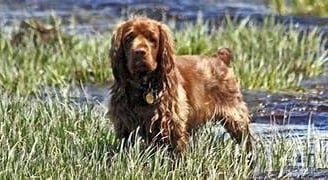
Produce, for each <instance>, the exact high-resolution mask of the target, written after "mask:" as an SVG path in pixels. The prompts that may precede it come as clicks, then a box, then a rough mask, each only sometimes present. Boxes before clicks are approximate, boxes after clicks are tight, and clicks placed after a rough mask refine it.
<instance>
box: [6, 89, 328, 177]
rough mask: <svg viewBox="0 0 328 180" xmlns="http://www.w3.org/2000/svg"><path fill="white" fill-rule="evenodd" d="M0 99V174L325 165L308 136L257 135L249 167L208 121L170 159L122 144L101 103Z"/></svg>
mask: <svg viewBox="0 0 328 180" xmlns="http://www.w3.org/2000/svg"><path fill="white" fill-rule="evenodd" d="M0 98H1V101H0V178H1V179H25V178H38V179H39V178H40V179H47V178H51V179H59V178H60V179H68V178H70V179H71V178H72V179H80V178H81V179H98V178H99V179H100V178H101V179H108V178H110V179H246V178H248V177H253V176H256V175H257V174H262V173H265V174H267V172H276V176H279V174H280V177H283V176H285V175H286V173H287V172H289V171H290V168H291V167H298V168H299V171H300V174H299V175H300V176H301V175H302V173H306V172H307V170H308V169H307V168H308V167H314V168H328V156H327V153H328V148H327V144H326V145H324V144H321V143H319V141H320V138H319V137H318V136H316V135H315V134H311V133H309V135H308V137H305V138H299V137H288V138H287V137H285V136H283V135H280V134H278V133H277V134H276V136H274V135H273V136H272V137H271V138H267V137H264V136H259V137H257V140H258V141H257V143H255V147H256V148H255V150H254V152H255V153H254V162H253V164H254V168H251V167H250V166H249V164H248V161H247V156H246V153H245V147H244V146H243V145H242V146H239V145H237V144H236V143H235V142H233V141H232V140H231V139H230V138H229V136H228V135H227V136H223V135H222V132H223V130H222V129H220V128H218V127H219V126H216V125H214V124H213V123H209V124H207V125H205V126H204V127H202V128H200V129H199V130H198V131H196V132H194V134H193V136H192V138H191V139H190V142H189V145H188V149H187V151H186V153H185V154H184V155H183V156H182V157H181V158H180V159H174V158H173V157H172V156H171V155H170V152H168V151H167V149H166V148H165V147H163V148H162V149H159V150H155V151H154V150H153V149H152V148H151V147H143V146H142V143H141V142H140V141H141V140H140V139H139V138H136V139H132V141H136V142H137V143H135V145H132V146H131V147H130V148H127V149H126V148H125V149H124V148H122V146H120V144H119V142H118V141H117V140H116V139H115V135H114V133H113V130H112V127H111V124H110V123H109V120H108V119H107V118H106V117H105V112H106V111H105V109H104V108H103V107H102V106H93V107H92V106H88V105H81V104H79V105H78V106H77V105H76V104H74V103H72V102H70V101H69V100H68V99H66V100H65V99H64V100H63V99H39V98H33V99H31V98H29V97H23V96H12V95H11V94H7V93H5V92H1V95H0ZM271 133H272V134H275V133H274V130H272V132H271ZM311 138H313V139H312V140H311ZM312 142H314V144H313V145H311V143H312ZM310 154H312V156H309V155H310ZM313 157H315V160H314V161H312V160H311V158H313Z"/></svg>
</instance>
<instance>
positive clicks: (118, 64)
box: [109, 23, 128, 84]
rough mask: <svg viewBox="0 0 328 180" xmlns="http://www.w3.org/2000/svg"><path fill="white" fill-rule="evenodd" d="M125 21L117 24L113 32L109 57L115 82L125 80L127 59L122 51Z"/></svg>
mask: <svg viewBox="0 0 328 180" xmlns="http://www.w3.org/2000/svg"><path fill="white" fill-rule="evenodd" d="M126 25H127V24H126V23H121V24H119V25H118V26H117V27H116V29H115V30H114V32H113V35H112V39H111V46H110V49H109V57H110V61H111V66H112V73H113V75H114V79H115V81H116V82H117V83H120V84H122V83H124V82H126V79H127V76H128V70H127V68H126V63H127V59H126V56H125V53H124V46H123V33H124V29H125V26H126Z"/></svg>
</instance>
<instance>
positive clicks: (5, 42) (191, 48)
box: [0, 20, 325, 93]
mask: <svg viewBox="0 0 328 180" xmlns="http://www.w3.org/2000/svg"><path fill="white" fill-rule="evenodd" d="M172 29H174V28H172ZM173 33H174V37H175V41H176V50H177V53H178V54H210V53H213V52H215V51H216V49H217V48H219V47H229V48H231V49H232V50H233V52H234V61H233V66H234V68H235V71H236V73H237V75H238V77H239V78H240V80H241V83H242V86H243V88H246V89H266V90H281V89H293V90H295V89H299V88H300V87H299V84H300V81H301V80H302V79H303V78H307V77H312V76H316V75H319V74H321V73H323V63H324V60H323V57H324V56H325V54H324V51H323V49H322V48H321V38H320V34H319V33H318V31H317V30H316V29H314V30H312V31H311V32H309V33H308V34H306V35H304V36H302V37H300V34H299V32H298V31H297V30H295V29H293V28H288V27H286V26H282V25H277V24H274V23H273V21H271V20H267V21H266V22H265V23H264V24H263V25H252V23H249V22H248V21H247V20H245V21H243V22H242V23H240V24H239V25H236V24H234V23H232V22H230V21H228V23H227V25H226V26H225V27H224V28H211V27H210V26H209V25H207V23H204V22H199V23H198V24H196V25H186V27H185V28H182V29H181V30H174V31H173ZM60 36H61V35H60ZM110 37H111V34H110V33H108V34H105V35H98V36H89V37H82V36H79V35H76V36H73V37H70V38H68V41H66V42H67V43H66V44H63V43H56V42H55V43H49V44H47V43H43V44H42V43H38V42H37V43H35V39H34V40H33V39H29V40H27V43H26V44H25V45H24V46H23V45H21V46H20V45H19V46H12V45H11V43H10V40H9V38H8V37H5V36H4V34H3V33H1V34H0V88H1V89H5V90H7V91H11V92H22V93H30V92H33V93H34V92H37V91H38V90H39V89H40V86H41V85H47V84H49V85H57V86H59V87H60V86H67V85H70V84H76V83H94V84H97V83H98V84H105V83H106V82H107V81H109V80H111V79H112V74H111V69H110V63H109V59H108V49H109V44H110ZM59 39H63V37H59Z"/></svg>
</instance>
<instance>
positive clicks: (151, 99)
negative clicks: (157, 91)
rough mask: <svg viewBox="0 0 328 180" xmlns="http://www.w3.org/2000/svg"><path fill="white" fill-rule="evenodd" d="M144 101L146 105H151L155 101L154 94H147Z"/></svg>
mask: <svg viewBox="0 0 328 180" xmlns="http://www.w3.org/2000/svg"><path fill="white" fill-rule="evenodd" d="M145 99H146V102H147V103H148V104H153V103H154V101H155V97H154V94H153V93H152V92H148V93H147V94H146V96H145Z"/></svg>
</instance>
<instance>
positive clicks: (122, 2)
mask: <svg viewBox="0 0 328 180" xmlns="http://www.w3.org/2000/svg"><path fill="white" fill-rule="evenodd" d="M154 2H156V3H154ZM204 2H206V3H204ZM154 7H155V8H154ZM52 10H53V11H54V12H55V14H56V15H57V16H60V17H62V18H64V19H63V22H62V23H63V27H64V29H65V31H66V32H68V33H80V34H83V33H87V34H90V33H102V32H105V31H108V29H111V28H112V27H113V25H114V24H115V23H116V22H117V21H119V20H120V19H124V18H126V17H128V16H130V15H131V14H147V15H148V16H151V17H153V18H156V19H168V20H171V19H173V20H175V21H176V22H177V23H182V22H187V21H195V20H196V19H197V16H199V12H200V11H201V12H202V17H203V18H204V19H206V20H211V21H213V22H214V23H216V24H218V25H219V24H220V22H221V21H222V19H224V18H225V16H226V15H227V13H228V14H230V16H231V17H233V18H234V19H235V20H236V21H239V20H241V19H243V18H246V17H249V18H250V19H251V20H252V21H254V22H256V23H262V22H263V20H264V19H265V17H267V16H275V17H276V20H277V21H278V22H281V23H285V24H290V23H292V24H293V25H294V26H295V27H296V28H299V29H300V31H304V30H307V29H311V28H313V26H319V27H320V29H321V31H322V32H323V37H324V38H326V36H327V35H328V18H316V17H298V16H279V15H273V14H272V13H273V12H272V11H270V10H269V9H268V8H267V6H266V5H265V3H264V0H256V1H252V0H242V1H240V0H239V1H237V0H231V1H229V2H226V1H223V0H206V1H203V2H202V3H200V1H196V0H191V1H188V0H180V1H173V0H167V1H162V0H158V1H146V0H93V1H91V0H80V1H73V0H54V1H47V0H33V1H30V0H14V1H13V0H0V27H1V31H7V32H10V31H12V29H13V27H17V26H18V24H19V23H20V21H21V20H23V19H26V18H32V17H33V18H39V19H46V18H48V17H49V16H50V15H51V14H52ZM326 47H327V46H326ZM302 87H304V88H305V89H306V92H305V93H299V94H295V93H288V92H277V93H269V92H264V91H249V90H247V91H244V97H245V100H246V101H247V103H248V105H249V107H250V109H251V112H252V115H253V118H252V119H253V122H252V124H251V129H252V131H253V132H254V133H255V134H257V135H259V136H267V137H269V138H270V136H273V135H275V134H276V133H280V134H285V135H286V136H298V137H304V136H307V135H308V134H309V132H310V131H311V132H312V135H311V136H313V137H319V136H320V138H322V139H323V141H325V142H326V143H325V145H324V146H325V147H326V148H327V147H328V143H327V142H328V68H327V71H326V74H325V75H323V76H320V77H317V78H314V79H308V80H304V81H303V82H302ZM108 92H109V86H102V87H101V86H93V85H87V86H84V87H83V88H81V87H71V88H68V89H67V90H65V92H64V90H62V89H61V90H60V89H56V88H50V87H49V88H47V89H46V90H45V92H43V93H42V95H41V97H43V98H54V97H57V98H58V97H59V98H65V99H67V98H68V99H70V100H71V101H72V102H74V103H76V104H80V103H88V104H90V105H91V106H99V105H101V106H106V100H108V98H110V97H109V96H108V94H109V93H108ZM298 170H299V169H298ZM298 170H293V169H291V170H289V173H290V174H289V175H288V177H297V176H298V175H299V174H298V173H297V172H298ZM276 174H277V173H275V172H271V173H266V175H263V177H265V176H266V177H276ZM325 176H328V172H327V170H318V169H313V170H310V171H309V176H308V177H313V178H316V177H325Z"/></svg>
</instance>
